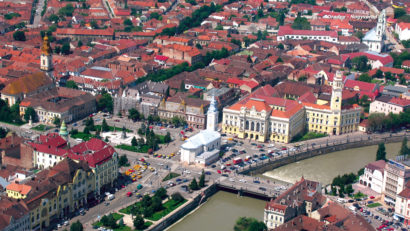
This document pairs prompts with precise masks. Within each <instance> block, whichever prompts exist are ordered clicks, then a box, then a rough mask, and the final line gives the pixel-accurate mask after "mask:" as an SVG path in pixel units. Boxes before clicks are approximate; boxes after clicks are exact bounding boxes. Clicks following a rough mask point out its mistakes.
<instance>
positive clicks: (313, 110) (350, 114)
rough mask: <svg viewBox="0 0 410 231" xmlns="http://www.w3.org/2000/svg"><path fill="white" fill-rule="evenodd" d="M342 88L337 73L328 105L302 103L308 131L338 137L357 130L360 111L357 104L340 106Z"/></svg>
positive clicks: (341, 80) (339, 74)
mask: <svg viewBox="0 0 410 231" xmlns="http://www.w3.org/2000/svg"><path fill="white" fill-rule="evenodd" d="M343 87H344V86H343V79H342V75H341V72H337V73H336V75H335V77H334V80H333V85H332V96H331V100H330V105H320V104H313V103H303V105H304V106H305V110H306V123H307V129H308V131H310V132H317V133H325V134H328V135H340V134H344V133H349V132H354V131H357V130H358V127H359V123H360V113H361V110H362V109H361V107H360V106H358V105H357V104H354V105H347V106H343V105H342V99H343V97H342V91H343Z"/></svg>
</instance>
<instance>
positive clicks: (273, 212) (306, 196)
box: [263, 177, 325, 230]
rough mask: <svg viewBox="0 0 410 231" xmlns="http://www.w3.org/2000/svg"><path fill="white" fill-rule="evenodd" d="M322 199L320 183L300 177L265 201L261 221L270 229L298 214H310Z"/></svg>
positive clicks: (319, 205) (321, 203)
mask: <svg viewBox="0 0 410 231" xmlns="http://www.w3.org/2000/svg"><path fill="white" fill-rule="evenodd" d="M324 201H325V198H324V197H323V196H322V194H321V185H320V183H319V182H315V181H310V180H305V179H304V178H303V177H302V179H301V180H300V181H299V182H296V183H295V184H294V185H293V186H292V187H291V188H289V189H288V190H287V191H286V192H284V193H282V194H281V195H279V196H278V197H277V198H276V199H275V200H272V201H270V202H268V203H266V206H265V210H264V216H263V222H265V224H266V226H267V228H268V229H269V230H272V229H274V228H276V227H278V226H280V225H282V224H283V223H286V222H287V221H289V220H290V219H292V218H294V217H296V216H298V215H301V214H307V215H308V216H311V214H312V212H313V211H315V210H317V209H318V208H320V207H321V206H322V205H323V203H324Z"/></svg>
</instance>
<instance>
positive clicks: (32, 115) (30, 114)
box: [24, 107, 37, 122]
mask: <svg viewBox="0 0 410 231" xmlns="http://www.w3.org/2000/svg"><path fill="white" fill-rule="evenodd" d="M30 119H31V120H32V121H33V122H36V121H37V113H36V111H35V110H34V108H32V107H27V109H26V111H25V112H24V120H25V121H27V122H28V121H29V120H30Z"/></svg>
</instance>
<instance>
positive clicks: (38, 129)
mask: <svg viewBox="0 0 410 231" xmlns="http://www.w3.org/2000/svg"><path fill="white" fill-rule="evenodd" d="M51 128H52V127H51V126H47V125H44V124H39V125H37V126H35V127H32V128H31V129H33V130H36V131H40V132H42V131H47V130H49V129H51Z"/></svg>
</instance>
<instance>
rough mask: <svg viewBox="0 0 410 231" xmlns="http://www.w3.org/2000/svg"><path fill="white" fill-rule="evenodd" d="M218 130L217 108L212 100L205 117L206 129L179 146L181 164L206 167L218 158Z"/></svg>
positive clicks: (219, 142)
mask: <svg viewBox="0 0 410 231" xmlns="http://www.w3.org/2000/svg"><path fill="white" fill-rule="evenodd" d="M217 128H218V107H217V103H216V100H215V98H212V101H211V104H210V106H209V109H208V112H207V117H206V129H205V130H201V131H200V132H199V133H198V134H196V135H194V136H192V137H190V138H189V139H187V140H186V141H185V143H184V144H182V145H181V150H180V152H181V162H182V163H185V164H188V165H189V164H195V165H199V166H202V167H204V166H208V165H210V164H212V163H213V162H215V161H217V160H218V158H219V152H220V147H221V134H220V133H219V132H217Z"/></svg>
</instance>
